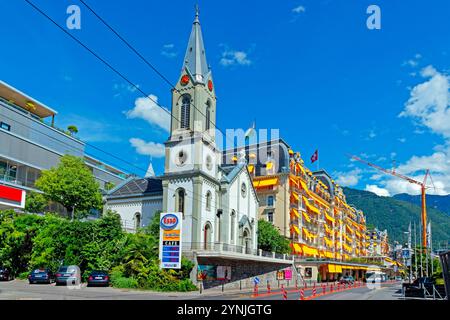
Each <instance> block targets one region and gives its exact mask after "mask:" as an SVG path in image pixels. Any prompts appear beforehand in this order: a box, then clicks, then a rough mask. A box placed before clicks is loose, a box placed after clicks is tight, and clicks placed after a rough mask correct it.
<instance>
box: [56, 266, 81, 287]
mask: <svg viewBox="0 0 450 320" xmlns="http://www.w3.org/2000/svg"><path fill="white" fill-rule="evenodd" d="M55 283H56V285H57V286H58V285H79V284H81V271H80V268H79V267H78V266H62V267H59V269H58V271H57V272H56V278H55Z"/></svg>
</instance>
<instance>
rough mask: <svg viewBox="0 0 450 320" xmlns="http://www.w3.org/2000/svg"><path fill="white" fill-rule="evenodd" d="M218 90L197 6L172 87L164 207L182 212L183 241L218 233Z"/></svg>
mask: <svg viewBox="0 0 450 320" xmlns="http://www.w3.org/2000/svg"><path fill="white" fill-rule="evenodd" d="M215 128H216V94H215V88H214V82H213V78H212V74H211V69H210V68H209V66H208V64H207V62H206V53H205V46H204V44H203V36H202V31H201V28H200V20H199V12H198V8H197V10H196V14H195V19H194V22H193V25H192V31H191V35H190V37H189V42H188V46H187V49H186V54H185V57H184V60H183V67H182V69H181V74H180V76H179V78H178V81H177V84H176V86H175V88H174V89H172V117H171V126H170V136H169V139H168V140H167V141H166V143H165V147H166V155H165V168H164V176H163V177H162V180H163V181H162V183H163V210H164V211H165V212H168V211H175V212H182V213H183V243H184V244H183V246H184V247H185V248H187V247H188V246H189V245H190V244H191V243H195V244H198V243H206V242H210V241H212V237H213V236H215V233H214V232H215V231H214V229H215V227H214V226H215V221H216V219H217V216H216V212H217V209H218V205H219V204H218V199H219V191H220V182H219V178H218V176H219V172H218V170H219V169H218V168H219V166H220V163H221V153H220V151H219V150H217V147H216V140H215V139H216V136H215Z"/></svg>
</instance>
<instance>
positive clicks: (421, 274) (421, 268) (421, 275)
mask: <svg viewBox="0 0 450 320" xmlns="http://www.w3.org/2000/svg"><path fill="white" fill-rule="evenodd" d="M420 231H421V230H420V227H419V233H420ZM419 252H420V277H421V278H423V264H422V237H421V238H420V250H419Z"/></svg>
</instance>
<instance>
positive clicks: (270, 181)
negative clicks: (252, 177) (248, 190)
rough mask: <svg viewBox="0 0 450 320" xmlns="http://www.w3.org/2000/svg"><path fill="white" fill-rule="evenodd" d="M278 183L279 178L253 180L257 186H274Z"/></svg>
mask: <svg viewBox="0 0 450 320" xmlns="http://www.w3.org/2000/svg"><path fill="white" fill-rule="evenodd" d="M277 183H278V178H270V179H262V180H257V181H253V186H254V187H255V188H262V187H269V186H274V185H276V184H277Z"/></svg>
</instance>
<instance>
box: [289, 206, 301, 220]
mask: <svg viewBox="0 0 450 320" xmlns="http://www.w3.org/2000/svg"><path fill="white" fill-rule="evenodd" d="M291 215H294V216H296V217H297V218H300V214H299V213H298V210H297V209H295V208H292V209H291Z"/></svg>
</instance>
